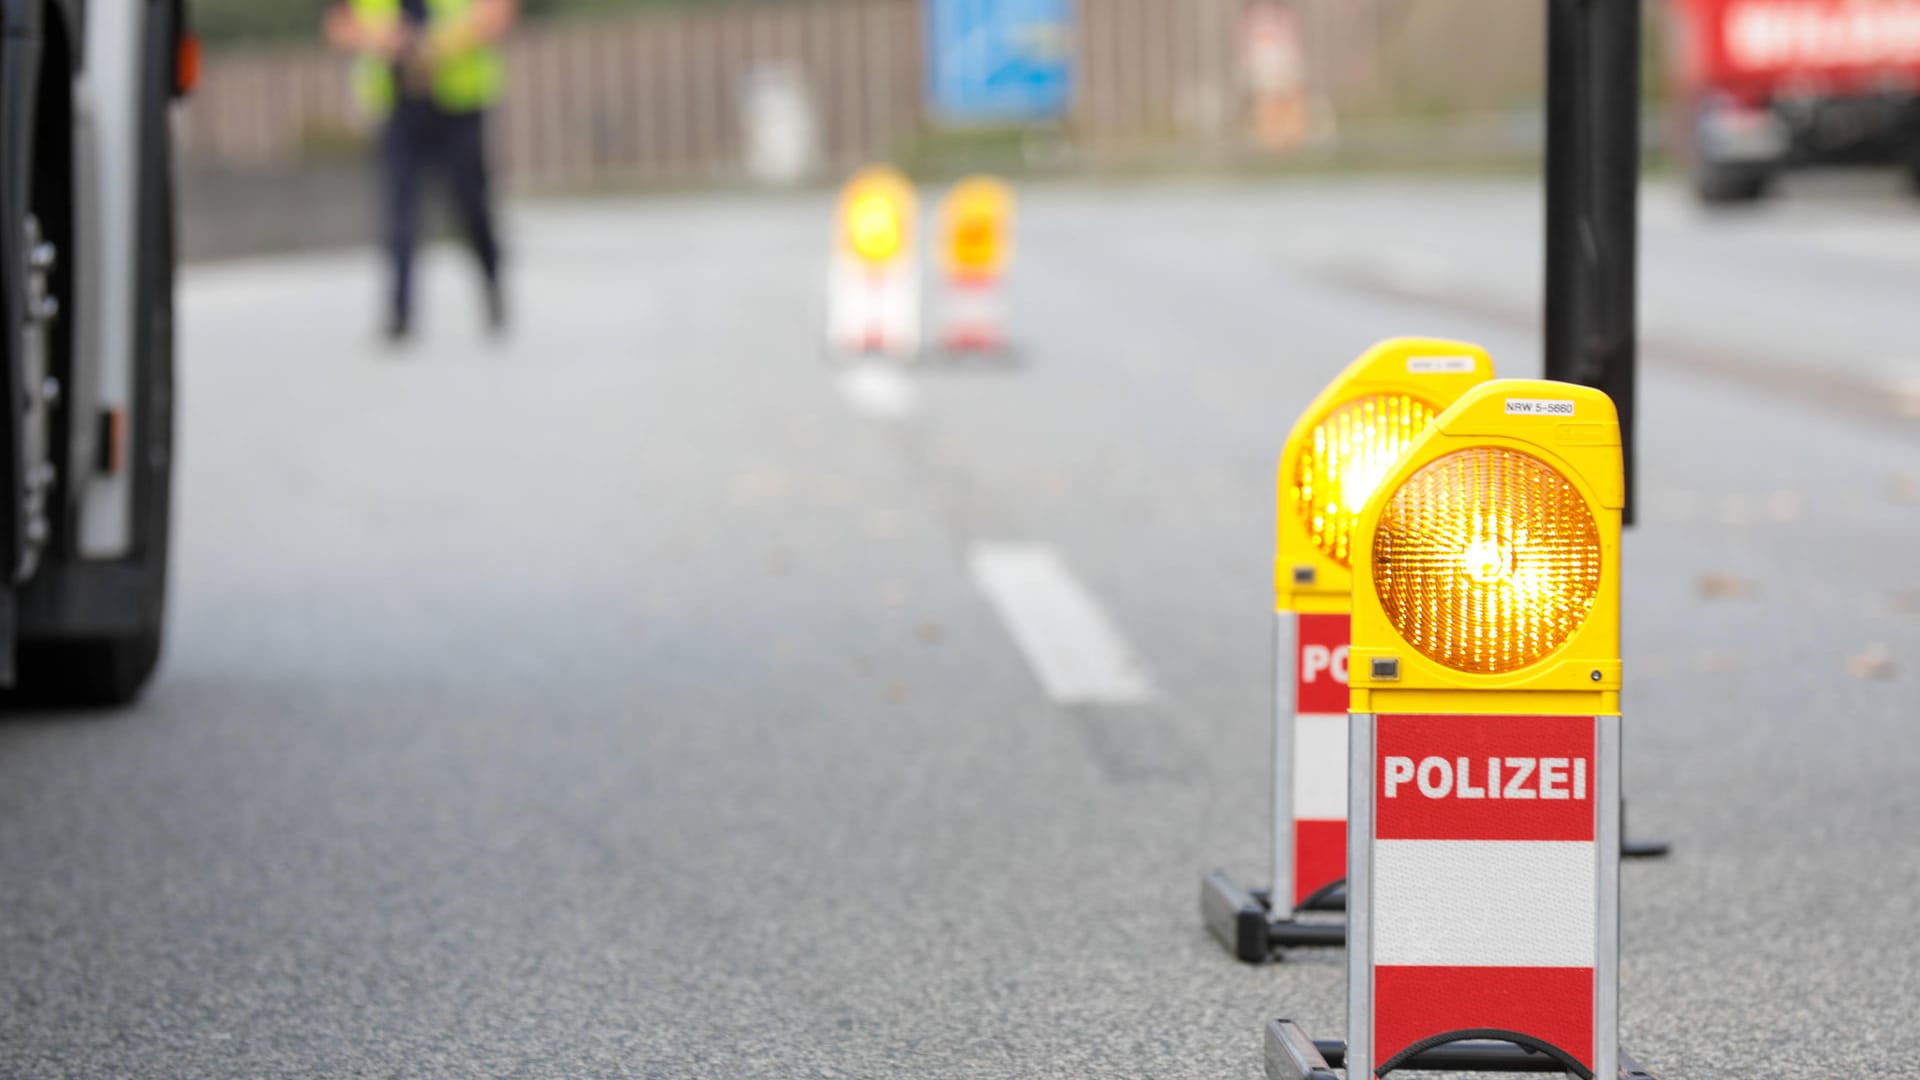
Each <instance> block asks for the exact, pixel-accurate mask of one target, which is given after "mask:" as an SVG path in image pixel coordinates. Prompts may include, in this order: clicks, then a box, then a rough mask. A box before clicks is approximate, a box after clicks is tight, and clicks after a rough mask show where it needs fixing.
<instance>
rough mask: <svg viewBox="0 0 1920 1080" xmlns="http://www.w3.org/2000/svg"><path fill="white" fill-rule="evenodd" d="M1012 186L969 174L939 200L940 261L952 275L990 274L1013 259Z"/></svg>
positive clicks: (991, 178)
mask: <svg viewBox="0 0 1920 1080" xmlns="http://www.w3.org/2000/svg"><path fill="white" fill-rule="evenodd" d="M1013 212H1014V200H1013V189H1012V188H1010V187H1008V186H1007V185H1006V184H1005V183H1003V182H1001V181H999V180H996V179H994V178H993V177H991V176H970V177H968V178H966V179H965V180H962V181H960V182H959V183H958V184H955V185H954V186H953V190H952V191H950V192H948V193H947V197H946V198H945V199H944V200H942V201H941V203H940V218H939V219H940V237H941V239H940V258H941V265H942V267H943V268H944V269H945V270H946V272H947V273H948V274H949V275H951V276H953V277H970V278H993V277H998V276H1000V275H1001V274H1003V273H1005V272H1006V269H1007V267H1008V265H1010V264H1011V263H1012V261H1013Z"/></svg>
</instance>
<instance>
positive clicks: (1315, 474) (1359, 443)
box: [1293, 394, 1439, 567]
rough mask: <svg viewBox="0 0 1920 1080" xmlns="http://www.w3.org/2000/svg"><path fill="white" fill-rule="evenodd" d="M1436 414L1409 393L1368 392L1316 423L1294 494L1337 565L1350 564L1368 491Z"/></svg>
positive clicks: (1315, 536) (1323, 548) (1296, 472)
mask: <svg viewBox="0 0 1920 1080" xmlns="http://www.w3.org/2000/svg"><path fill="white" fill-rule="evenodd" d="M1438 415H1439V410H1437V409H1435V408H1434V407H1433V406H1431V405H1429V404H1427V403H1426V402H1424V401H1421V400H1420V399H1419V398H1416V397H1413V396H1412V395H1410V394H1370V395H1368V396H1366V397H1362V398H1355V399H1353V400H1352V401H1349V402H1347V403H1345V404H1343V405H1341V406H1339V407H1338V408H1336V409H1334V410H1333V411H1332V412H1330V413H1328V414H1327V416H1326V419H1324V420H1322V421H1320V423H1319V424H1317V425H1316V426H1315V427H1314V429H1313V434H1312V436H1311V437H1309V438H1308V440H1307V445H1306V448H1305V449H1304V450H1302V451H1301V453H1300V461H1299V464H1298V465H1297V466H1296V467H1295V469H1294V474H1293V495H1294V506H1295V507H1297V508H1298V509H1299V511H1300V518H1301V521H1302V522H1303V523H1304V524H1305V525H1306V527H1307V535H1308V536H1310V537H1312V538H1313V543H1314V546H1315V547H1318V548H1319V549H1320V550H1321V551H1322V552H1324V553H1326V556H1327V557H1328V558H1330V559H1332V560H1333V561H1334V562H1337V563H1339V564H1340V565H1341V566H1347V567H1351V566H1352V565H1353V562H1352V555H1353V553H1352V551H1351V550H1349V547H1350V543H1351V541H1352V539H1353V526H1354V524H1355V523H1356V522H1358V521H1359V520H1360V511H1361V510H1363V509H1365V508H1366V505H1367V497H1368V496H1370V495H1372V494H1373V492H1374V490H1375V489H1376V488H1378V487H1379V486H1380V481H1382V480H1385V479H1386V478H1387V473H1388V472H1390V471H1391V470H1392V469H1393V467H1394V466H1395V465H1396V464H1398V463H1399V461H1400V457H1401V455H1403V454H1405V453H1406V452H1407V448H1408V447H1410V446H1412V445H1413V440H1414V439H1416V438H1418V437H1419V435H1420V433H1421V432H1422V431H1424V430H1426V427H1427V425H1428V424H1430V423H1432V422H1433V418H1434V417H1435V416H1438Z"/></svg>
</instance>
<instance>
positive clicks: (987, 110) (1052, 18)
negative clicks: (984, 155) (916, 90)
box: [926, 0, 1074, 123]
mask: <svg viewBox="0 0 1920 1080" xmlns="http://www.w3.org/2000/svg"><path fill="white" fill-rule="evenodd" d="M926 2H927V13H926V14H927V19H926V26H927V58H928V63H927V100H928V102H929V104H930V106H931V108H932V111H933V116H934V119H936V120H940V121H943V122H948V123H1019V122H1031V121H1042V120H1059V119H1062V118H1064V117H1065V116H1066V114H1067V101H1068V97H1069V95H1070V93H1071V91H1072V87H1073V41H1074V24H1073V10H1072V6H1071V2H1070V0H926Z"/></svg>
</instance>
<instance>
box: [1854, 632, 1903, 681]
mask: <svg viewBox="0 0 1920 1080" xmlns="http://www.w3.org/2000/svg"><path fill="white" fill-rule="evenodd" d="M1847 674H1849V675H1852V676H1853V677H1854V678H1856V679H1887V678H1891V677H1892V676H1893V654H1892V653H1890V652H1888V651H1887V647H1886V646H1885V645H1884V644H1881V643H1880V642H1877V641H1876V642H1874V643H1873V644H1871V645H1869V646H1867V649H1866V651H1865V652H1862V653H1859V654H1858V655H1855V656H1850V657H1848V658H1847Z"/></svg>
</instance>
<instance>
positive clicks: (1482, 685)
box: [1348, 379, 1626, 716]
mask: <svg viewBox="0 0 1920 1080" xmlns="http://www.w3.org/2000/svg"><path fill="white" fill-rule="evenodd" d="M1625 491H1626V481H1625V474H1624V472H1623V466H1622V461H1621V453H1620V421H1619V417H1618V416H1617V415H1616V414H1615V412H1614V408H1613V402H1612V400H1611V399H1609V398H1608V397H1607V396H1606V395H1605V394H1603V393H1601V392H1600V391H1598V390H1593V389H1590V388H1588V387H1584V386H1575V385H1572V384H1571V383H1560V382H1549V381H1546V380H1541V379H1500V380H1496V381H1493V382H1488V383H1483V384H1481V385H1479V386H1476V387H1474V388H1473V389H1471V390H1468V391H1467V392H1466V393H1465V394H1463V395H1461V397H1460V398H1459V400H1457V401H1455V402H1454V403H1453V404H1452V405H1451V406H1449V407H1448V408H1447V410H1446V411H1445V412H1444V413H1442V414H1441V415H1440V417H1439V419H1437V420H1435V421H1434V422H1433V424H1432V425H1431V426H1429V427H1428V428H1427V430H1426V431H1425V432H1424V433H1423V434H1422V435H1421V436H1420V437H1419V439H1418V440H1417V441H1416V442H1415V443H1414V445H1413V447H1412V448H1411V449H1410V450H1409V451H1408V453H1407V454H1406V455H1405V456H1403V457H1402V458H1401V459H1400V461H1399V462H1398V463H1397V464H1396V465H1395V466H1394V467H1393V469H1392V470H1391V471H1390V472H1389V474H1388V475H1387V477H1386V478H1385V480H1384V482H1383V483H1381V484H1380V485H1379V487H1378V489H1377V490H1376V491H1375V492H1374V494H1373V497H1372V498H1371V499H1370V500H1369V501H1368V502H1367V505H1366V508H1365V510H1364V511H1363V512H1362V514H1361V515H1360V520H1359V523H1358V524H1357V525H1356V527H1355V529H1354V533H1353V540H1352V547H1353V551H1354V552H1355V558H1354V574H1353V639H1352V647H1351V651H1350V655H1349V662H1348V676H1349V686H1350V688H1351V692H1352V702H1351V707H1352V710H1353V711H1354V712H1361V713H1469V714H1478V715H1486V714H1508V715H1532V714H1566V715H1595V716H1598V715H1613V714H1616V713H1618V712H1619V711H1620V709H1619V699H1620V513H1621V509H1622V507H1623V506H1624V505H1625V501H1626V500H1625ZM1513 691H1523V692H1521V693H1514V692H1513Z"/></svg>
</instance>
